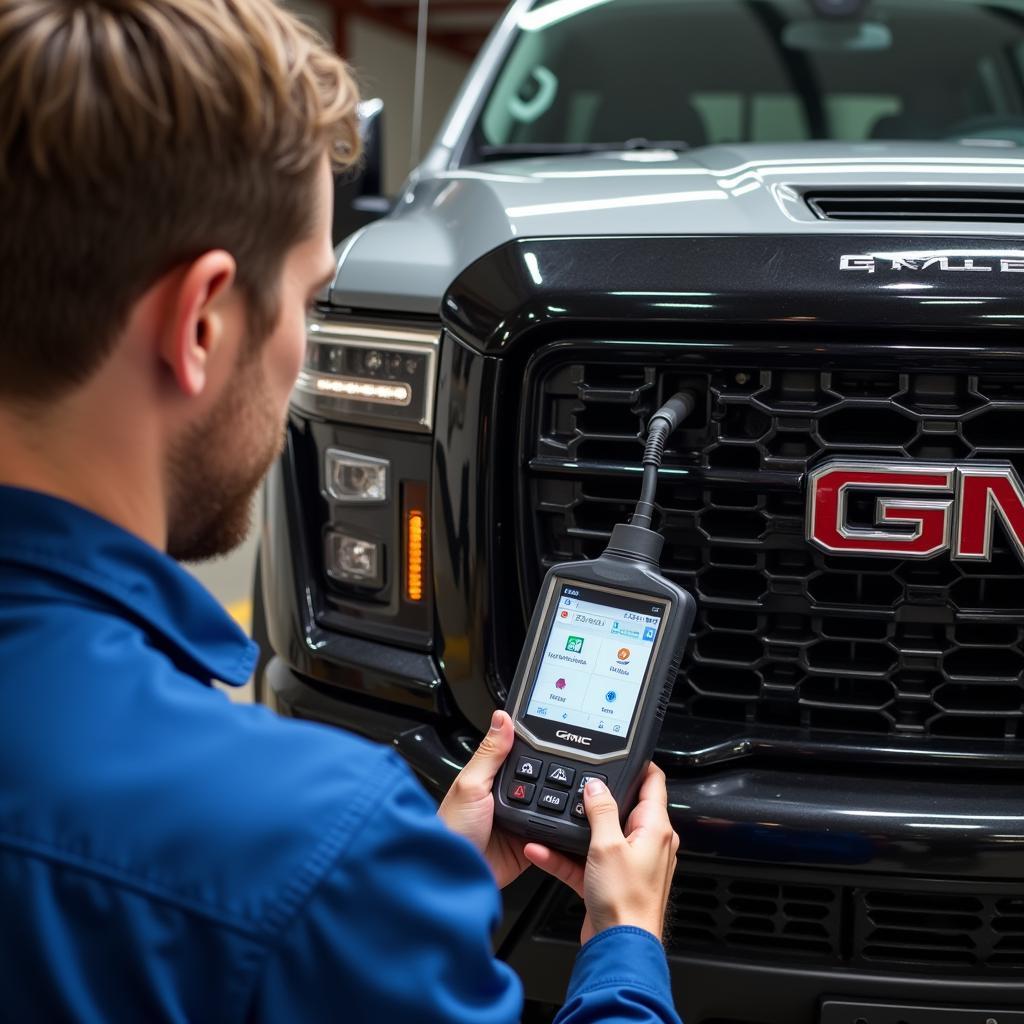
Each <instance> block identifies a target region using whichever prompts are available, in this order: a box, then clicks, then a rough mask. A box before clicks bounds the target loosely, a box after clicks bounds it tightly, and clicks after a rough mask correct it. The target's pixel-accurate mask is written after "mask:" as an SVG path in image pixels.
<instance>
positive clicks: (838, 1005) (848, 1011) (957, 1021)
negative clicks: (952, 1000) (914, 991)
mask: <svg viewBox="0 0 1024 1024" xmlns="http://www.w3.org/2000/svg"><path fill="white" fill-rule="evenodd" d="M821 1024H1024V1010H996V1009H990V1010H969V1009H964V1008H960V1007H947V1006H922V1005H916V1006H910V1005H906V1004H902V1003H888V1002H881V1001H878V1002H870V1003H859V1002H853V1001H852V1000H849V999H839V998H830V999H825V1000H824V1001H823V1002H822V1004H821Z"/></svg>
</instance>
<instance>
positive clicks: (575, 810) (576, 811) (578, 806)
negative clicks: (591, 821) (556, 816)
mask: <svg viewBox="0 0 1024 1024" xmlns="http://www.w3.org/2000/svg"><path fill="white" fill-rule="evenodd" d="M569 813H570V814H571V815H572V816H573V817H574V818H582V819H583V820H584V821H586V820H587V812H586V809H585V808H584V806H583V801H582V800H578V799H577V800H573V802H572V810H571V811H570V812H569Z"/></svg>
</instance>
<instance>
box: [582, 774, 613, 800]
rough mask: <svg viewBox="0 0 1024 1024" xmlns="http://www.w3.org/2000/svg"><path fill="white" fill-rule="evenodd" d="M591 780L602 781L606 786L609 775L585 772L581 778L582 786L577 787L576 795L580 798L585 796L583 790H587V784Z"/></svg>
mask: <svg viewBox="0 0 1024 1024" xmlns="http://www.w3.org/2000/svg"><path fill="white" fill-rule="evenodd" d="M591 779H600V780H601V781H602V782H603V783H604V784H605V785H607V784H608V776H607V775H598V774H597V772H584V773H583V774H582V775H581V776H580V784H579V785H578V786H577V787H576V795H577V796H579V797H582V796H583V790H584V789H586V786H587V783H588V782H589V781H590V780H591Z"/></svg>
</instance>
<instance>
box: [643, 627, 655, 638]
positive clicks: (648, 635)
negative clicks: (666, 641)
mask: <svg viewBox="0 0 1024 1024" xmlns="http://www.w3.org/2000/svg"><path fill="white" fill-rule="evenodd" d="M657 632H658V631H657V629H655V627H654V626H648V627H647V628H646V629H645V630H644V639H645V640H648V641H649V640H653V639H654V634H655V633H657Z"/></svg>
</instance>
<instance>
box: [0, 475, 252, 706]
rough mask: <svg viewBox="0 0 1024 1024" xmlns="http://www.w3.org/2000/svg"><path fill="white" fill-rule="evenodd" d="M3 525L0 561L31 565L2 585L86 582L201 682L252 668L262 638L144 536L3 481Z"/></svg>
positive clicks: (239, 676)
mask: <svg viewBox="0 0 1024 1024" xmlns="http://www.w3.org/2000/svg"><path fill="white" fill-rule="evenodd" d="M0 524H2V526H0V566H3V565H7V566H19V567H21V568H23V569H26V570H30V571H29V572H25V573H15V574H10V573H3V575H4V576H5V577H7V579H6V581H5V589H8V590H9V589H10V587H12V586H13V588H14V592H15V593H17V592H18V591H19V590H20V591H21V592H23V593H24V594H25V595H26V596H28V595H31V594H36V593H40V592H43V591H45V592H47V593H54V592H55V591H56V592H59V591H60V590H67V591H72V590H73V591H79V590H80V588H85V589H86V590H87V591H89V592H91V594H92V595H94V596H95V597H97V598H99V599H101V601H105V602H106V603H108V604H113V605H115V606H116V607H117V609H118V611H120V612H121V613H125V617H126V618H131V619H133V620H135V621H140V620H141V622H142V623H143V625H144V627H146V628H147V629H148V630H151V631H152V632H153V633H155V634H157V635H158V636H159V637H160V638H161V639H162V640H163V641H164V644H163V646H165V647H167V648H169V650H170V652H171V653H172V655H174V656H176V660H177V661H178V662H179V664H181V665H183V666H184V667H185V668H186V670H187V671H189V672H190V674H194V675H195V676H196V678H198V679H201V680H202V681H203V682H209V681H210V680H211V679H218V680H220V681H222V682H225V683H230V684H232V685H234V686H240V685H241V684H243V683H245V682H246V681H247V680H248V678H249V676H250V675H251V674H252V672H253V669H254V668H255V665H256V660H257V658H258V657H259V648H258V647H257V645H256V644H254V643H253V642H252V641H251V640H249V638H248V637H247V636H246V635H245V633H244V632H243V631H242V630H241V628H239V626H238V625H237V624H236V623H235V621H234V620H233V619H232V618H231V616H230V615H228V613H227V612H226V611H225V610H224V608H223V607H222V606H221V605H220V604H219V602H218V601H217V600H216V598H214V596H213V595H212V594H211V593H210V592H209V591H208V590H207V589H206V588H205V587H204V586H203V585H202V584H201V583H200V582H199V581H198V580H196V579H195V577H193V576H192V575H190V574H189V573H188V572H186V571H185V570H184V569H183V568H182V567H181V566H180V565H178V563H177V562H175V561H174V559H172V558H169V557H168V556H167V555H166V554H164V553H163V552H162V551H158V550H157V549H156V548H154V547H152V546H151V545H150V544H147V543H146V542H145V541H144V540H142V539H141V538H139V537H136V536H135V535H134V534H132V533H129V532H128V531H127V530H124V529H122V528H121V527H119V526H116V525H115V524H114V523H111V522H109V521H108V520H106V519H103V518H101V517H99V516H97V515H95V514H94V513H92V512H88V511H86V510H85V509H83V508H79V507H78V506H77V505H72V504H70V503H69V502H66V501H63V500H62V499H60V498H55V497H52V496H50V495H47V494H41V493H39V492H38V491H29V490H24V489H22V488H18V487H7V486H0ZM68 583H71V584H75V585H76V586H72V587H69V586H68V585H67V584H68ZM62 584H63V585H62Z"/></svg>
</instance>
